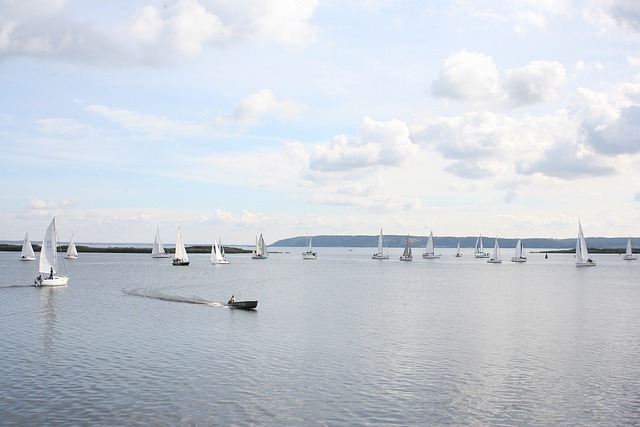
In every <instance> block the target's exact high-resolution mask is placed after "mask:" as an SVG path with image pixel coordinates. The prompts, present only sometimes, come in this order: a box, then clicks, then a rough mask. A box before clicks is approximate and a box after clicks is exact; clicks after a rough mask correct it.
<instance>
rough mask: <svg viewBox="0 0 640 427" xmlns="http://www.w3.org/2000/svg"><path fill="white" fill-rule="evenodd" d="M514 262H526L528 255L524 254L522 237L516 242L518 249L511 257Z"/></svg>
mask: <svg viewBox="0 0 640 427" xmlns="http://www.w3.org/2000/svg"><path fill="white" fill-rule="evenodd" d="M511 261H513V262H526V261H527V257H526V256H524V248H523V246H522V239H518V243H516V249H515V253H514V255H513V257H512V258H511Z"/></svg>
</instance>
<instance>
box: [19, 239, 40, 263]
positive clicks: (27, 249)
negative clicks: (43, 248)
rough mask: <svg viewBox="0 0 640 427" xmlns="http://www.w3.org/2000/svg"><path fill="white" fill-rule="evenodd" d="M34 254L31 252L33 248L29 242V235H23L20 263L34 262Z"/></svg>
mask: <svg viewBox="0 0 640 427" xmlns="http://www.w3.org/2000/svg"><path fill="white" fill-rule="evenodd" d="M35 260H36V253H35V252H33V246H31V240H29V233H28V232H27V233H26V234H25V235H24V240H23V241H22V251H20V261H35Z"/></svg>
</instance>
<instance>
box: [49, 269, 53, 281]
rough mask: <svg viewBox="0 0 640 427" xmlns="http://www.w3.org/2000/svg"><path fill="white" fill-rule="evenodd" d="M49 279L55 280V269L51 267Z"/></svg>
mask: <svg viewBox="0 0 640 427" xmlns="http://www.w3.org/2000/svg"><path fill="white" fill-rule="evenodd" d="M49 279H53V267H51V270H50V271H49Z"/></svg>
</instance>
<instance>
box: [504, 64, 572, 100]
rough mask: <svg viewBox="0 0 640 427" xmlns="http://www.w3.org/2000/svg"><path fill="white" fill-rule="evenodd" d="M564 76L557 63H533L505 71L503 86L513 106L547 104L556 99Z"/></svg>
mask: <svg viewBox="0 0 640 427" xmlns="http://www.w3.org/2000/svg"><path fill="white" fill-rule="evenodd" d="M565 74H566V73H565V69H564V67H563V66H562V64H560V63H559V62H549V61H533V62H531V63H529V64H528V65H527V66H525V67H521V68H511V69H508V70H507V71H505V74H504V83H503V85H504V88H505V90H506V92H507V96H508V98H509V102H510V103H512V104H513V105H529V104H536V103H539V102H548V101H553V100H554V99H555V98H556V97H557V94H558V90H559V89H560V87H561V86H562V84H563V83H564V79H565Z"/></svg>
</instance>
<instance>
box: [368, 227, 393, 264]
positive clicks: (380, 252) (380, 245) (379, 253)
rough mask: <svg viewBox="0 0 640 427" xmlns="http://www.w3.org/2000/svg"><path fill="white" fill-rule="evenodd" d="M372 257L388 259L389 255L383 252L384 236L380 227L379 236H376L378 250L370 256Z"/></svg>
mask: <svg viewBox="0 0 640 427" xmlns="http://www.w3.org/2000/svg"><path fill="white" fill-rule="evenodd" d="M371 258H373V259H389V255H388V254H385V253H384V237H383V235H382V228H381V229H380V236H378V251H377V252H376V253H375V254H373V255H372V256H371Z"/></svg>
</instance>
